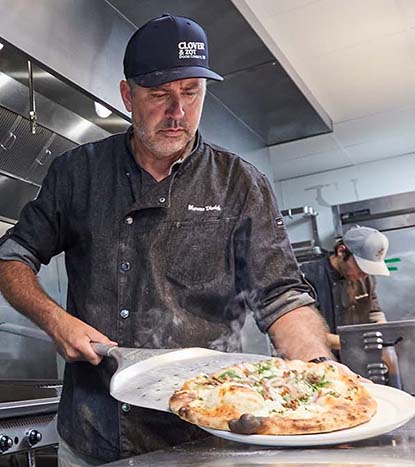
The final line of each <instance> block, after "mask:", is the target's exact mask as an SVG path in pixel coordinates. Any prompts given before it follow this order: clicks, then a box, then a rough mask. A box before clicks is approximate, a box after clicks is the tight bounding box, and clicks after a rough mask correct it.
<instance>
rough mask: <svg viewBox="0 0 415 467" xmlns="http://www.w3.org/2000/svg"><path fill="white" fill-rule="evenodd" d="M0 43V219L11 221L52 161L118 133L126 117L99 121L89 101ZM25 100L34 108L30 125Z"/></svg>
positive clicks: (91, 100) (32, 192)
mask: <svg viewBox="0 0 415 467" xmlns="http://www.w3.org/2000/svg"><path fill="white" fill-rule="evenodd" d="M28 58H30V57H27V56H26V55H25V54H23V53H21V52H20V51H19V50H18V49H16V48H15V47H14V46H12V45H10V44H7V43H5V44H4V47H3V48H2V50H1V51H0V216H2V217H3V218H6V219H10V220H17V219H18V217H19V214H20V211H21V209H22V207H23V206H24V205H25V204H26V203H27V202H28V201H30V200H32V199H34V198H35V197H36V195H37V193H38V191H39V188H40V186H41V184H42V181H43V178H44V177H45V175H46V173H47V170H48V168H49V166H50V164H51V162H52V160H53V159H54V158H55V157H56V156H57V155H59V154H61V153H63V152H64V151H66V150H68V149H70V148H72V147H74V146H76V145H77V144H82V143H86V142H90V141H94V140H98V139H101V138H105V137H106V136H109V135H110V134H112V133H117V132H121V131H124V130H125V128H126V127H127V126H128V125H129V120H128V119H127V117H125V116H124V115H123V116H120V115H119V114H118V113H116V112H113V113H112V115H110V117H108V118H101V117H99V116H98V115H97V113H96V111H95V100H93V99H91V98H90V97H89V96H87V95H85V94H83V93H81V92H80V91H79V90H78V89H76V88H74V87H73V86H70V85H68V84H67V83H64V82H63V81H62V80H59V79H58V78H56V77H55V76H53V75H51V74H50V73H48V72H47V71H45V70H44V69H42V68H41V67H40V66H38V65H36V64H33V63H32V72H33V92H32V96H31V94H30V89H29V88H30V86H29V71H28ZM30 97H32V99H33V101H34V102H35V103H36V107H35V109H36V113H35V119H36V126H35V131H33V124H32V123H31V119H30V115H29V111H30V108H31V106H30V103H31V101H30Z"/></svg>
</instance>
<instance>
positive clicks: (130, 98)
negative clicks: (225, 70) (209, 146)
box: [121, 78, 206, 158]
mask: <svg viewBox="0 0 415 467" xmlns="http://www.w3.org/2000/svg"><path fill="white" fill-rule="evenodd" d="M205 86H206V85H205V79H203V78H189V79H182V80H178V81H173V82H171V83H167V84H162V85H161V86H158V87H155V88H143V87H141V86H138V85H133V86H130V85H129V84H128V83H127V82H125V81H122V82H121V96H122V98H123V101H124V104H125V106H126V109H127V110H128V111H129V112H131V113H132V120H133V126H134V132H135V136H136V137H137V138H138V139H139V141H140V142H141V143H142V144H143V145H144V146H145V147H146V148H147V149H148V150H150V151H151V152H152V153H153V155H154V156H156V157H157V158H164V157H168V156H172V155H173V154H176V153H180V152H181V151H183V150H184V148H185V147H186V146H187V144H188V143H189V142H190V141H191V140H192V139H193V137H194V135H195V133H196V130H197V128H198V126H199V121H200V117H201V114H202V107H203V100H204V97H205Z"/></svg>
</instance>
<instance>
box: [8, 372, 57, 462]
mask: <svg viewBox="0 0 415 467" xmlns="http://www.w3.org/2000/svg"><path fill="white" fill-rule="evenodd" d="M61 389H62V385H61V382H60V381H59V380H44V381H43V380H0V458H1V457H2V456H13V455H15V454H20V453H27V458H28V465H30V466H35V462H36V451H37V450H38V449H40V448H45V447H47V446H57V445H58V433H57V430H56V412H57V409H58V404H59V400H60V394H61ZM2 465H3V464H2ZM16 465H17V464H16Z"/></svg>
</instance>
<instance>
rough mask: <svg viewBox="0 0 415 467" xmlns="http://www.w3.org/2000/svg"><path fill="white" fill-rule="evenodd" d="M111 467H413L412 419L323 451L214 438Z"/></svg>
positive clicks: (414, 432) (414, 423)
mask: <svg viewBox="0 0 415 467" xmlns="http://www.w3.org/2000/svg"><path fill="white" fill-rule="evenodd" d="M106 465H107V466H112V467H135V466H140V467H144V466H151V467H161V466H163V467H190V466H192V467H202V466H203V467H208V466H209V467H248V466H256V467H266V466H274V467H276V466H280V467H282V466H285V467H287V466H290V467H294V466H301V467H311V466H313V467H317V466H320V467H327V466H330V467H346V466H347V467H351V466H365V467H378V466H379V467H380V466H382V467H385V466H387V467H395V466H415V418H413V419H412V420H411V421H410V422H409V423H407V424H406V425H404V426H403V427H401V428H399V429H397V430H395V431H392V432H390V433H388V434H385V435H381V436H377V437H374V438H370V439H367V440H363V441H358V442H354V443H350V444H342V445H338V446H330V447H326V448H322V447H318V448H314V449H312V448H307V449H303V448H301V449H300V448H265V447H262V446H252V445H247V444H239V443H235V442H231V441H225V440H222V439H220V438H216V437H209V438H207V439H206V440H203V441H198V442H195V443H186V444H183V445H181V446H179V447H176V448H172V449H169V450H165V451H156V452H153V453H150V454H144V455H141V456H136V457H132V458H130V459H124V460H121V461H117V462H113V463H111V464H106Z"/></svg>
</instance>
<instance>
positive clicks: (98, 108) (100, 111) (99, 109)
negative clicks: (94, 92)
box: [95, 102, 112, 118]
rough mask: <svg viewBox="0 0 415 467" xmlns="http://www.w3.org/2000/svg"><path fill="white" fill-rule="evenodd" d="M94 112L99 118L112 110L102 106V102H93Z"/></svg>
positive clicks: (108, 114) (106, 116)
mask: <svg viewBox="0 0 415 467" xmlns="http://www.w3.org/2000/svg"><path fill="white" fill-rule="evenodd" d="M95 112H96V113H97V115H98V117H101V118H108V117H109V116H110V115H111V114H112V111H111V110H109V109H107V108H106V107H104V106H103V105H102V104H100V103H98V102H95Z"/></svg>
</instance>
